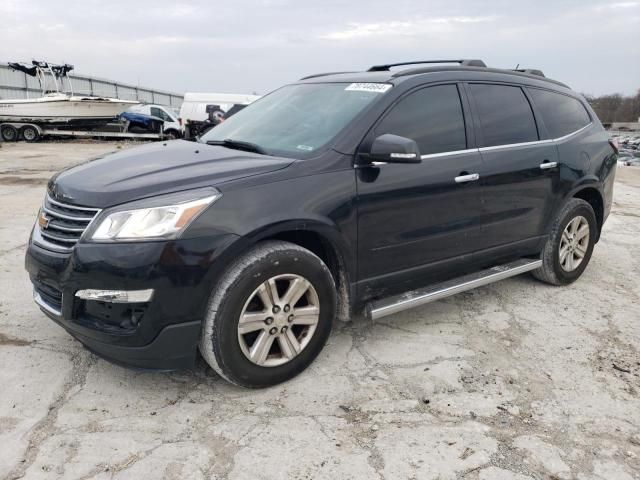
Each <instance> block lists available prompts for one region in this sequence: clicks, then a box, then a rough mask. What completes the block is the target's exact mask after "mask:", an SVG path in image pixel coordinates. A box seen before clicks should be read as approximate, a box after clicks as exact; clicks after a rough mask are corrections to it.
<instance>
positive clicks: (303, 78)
mask: <svg viewBox="0 0 640 480" xmlns="http://www.w3.org/2000/svg"><path fill="white" fill-rule="evenodd" d="M341 73H357V72H326V73H314V74H313V75H307V76H306V77H302V78H301V79H300V80H308V79H309V78H317V77H326V76H327V75H339V74H341Z"/></svg>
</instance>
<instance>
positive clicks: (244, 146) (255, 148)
mask: <svg viewBox="0 0 640 480" xmlns="http://www.w3.org/2000/svg"><path fill="white" fill-rule="evenodd" d="M207 145H221V146H223V147H227V148H233V149H234V150H243V151H245V152H253V153H259V154H261V155H267V152H266V150H265V149H264V148H262V147H261V146H260V145H256V144H255V143H251V142H242V141H240V140H233V139H231V138H225V139H224V140H207Z"/></svg>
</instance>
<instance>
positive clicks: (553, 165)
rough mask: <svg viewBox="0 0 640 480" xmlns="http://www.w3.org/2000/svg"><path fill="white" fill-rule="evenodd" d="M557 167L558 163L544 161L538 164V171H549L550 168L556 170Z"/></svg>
mask: <svg viewBox="0 0 640 480" xmlns="http://www.w3.org/2000/svg"><path fill="white" fill-rule="evenodd" d="M557 166H558V162H550V161H549V160H545V161H544V162H542V163H541V164H540V170H549V169H550V168H556V167H557Z"/></svg>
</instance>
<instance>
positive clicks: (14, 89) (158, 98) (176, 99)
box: [0, 63, 183, 107]
mask: <svg viewBox="0 0 640 480" xmlns="http://www.w3.org/2000/svg"><path fill="white" fill-rule="evenodd" d="M70 76H71V81H72V82H73V91H74V93H76V94H79V95H95V96H104V97H115V98H121V99H123V100H138V101H140V102H144V103H155V104H158V105H166V106H171V107H180V105H181V104H182V99H183V95H182V94H180V93H173V92H166V91H163V90H156V89H152V88H146V87H137V86H135V85H129V84H126V83H120V82H114V81H112V80H105V79H103V78H96V77H88V76H85V75H71V74H70ZM41 95H42V91H41V90H40V86H39V85H38V80H37V79H36V78H34V77H30V76H29V75H26V74H25V73H22V72H17V71H15V70H12V69H11V68H9V66H8V65H7V64H6V63H0V100H2V99H7V98H30V97H31V98H33V97H39V96H41Z"/></svg>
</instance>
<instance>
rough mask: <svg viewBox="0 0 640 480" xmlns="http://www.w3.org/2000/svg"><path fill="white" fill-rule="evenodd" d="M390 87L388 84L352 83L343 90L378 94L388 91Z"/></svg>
mask: <svg viewBox="0 0 640 480" xmlns="http://www.w3.org/2000/svg"><path fill="white" fill-rule="evenodd" d="M391 87H392V85H389V84H388V83H352V84H351V85H349V86H348V87H347V88H345V90H351V91H356V92H378V93H384V92H386V91H387V90H389V89H390V88H391Z"/></svg>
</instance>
